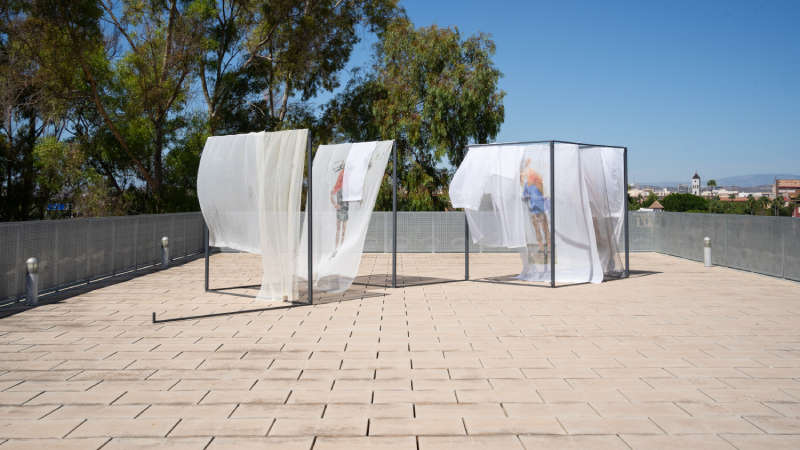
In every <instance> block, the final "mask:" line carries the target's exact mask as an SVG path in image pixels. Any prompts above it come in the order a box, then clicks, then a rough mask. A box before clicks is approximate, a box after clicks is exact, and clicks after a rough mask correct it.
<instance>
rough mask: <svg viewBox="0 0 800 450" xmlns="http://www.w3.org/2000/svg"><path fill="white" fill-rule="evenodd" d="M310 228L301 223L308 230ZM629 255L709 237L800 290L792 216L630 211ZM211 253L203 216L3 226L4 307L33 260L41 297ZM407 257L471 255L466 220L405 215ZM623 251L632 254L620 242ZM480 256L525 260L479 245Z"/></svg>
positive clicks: (730, 261)
mask: <svg viewBox="0 0 800 450" xmlns="http://www.w3.org/2000/svg"><path fill="white" fill-rule="evenodd" d="M391 214H392V213H391V212H375V213H373V214H372V219H371V221H370V224H369V228H368V230H367V236H366V239H365V242H364V252H367V253H384V252H387V253H388V252H391V251H392V216H391ZM301 223H302V222H301ZM628 226H629V236H630V251H631V252H653V251H654V252H658V253H664V254H668V255H672V256H678V257H682V258H687V259H691V260H695V261H702V260H703V238H705V237H710V238H711V245H712V248H713V251H712V262H713V264H715V265H720V266H726V267H732V268H736V269H742V270H748V271H752V272H757V273H762V274H766V275H772V276H776V277H782V278H787V279H791V280H798V281H800V220H798V219H792V218H788V217H758V216H756V217H751V216H738V215H714V214H689V213H667V212H630V213H629V216H628ZM163 236H167V237H169V239H170V257H171V258H170V259H176V258H182V257H185V256H189V255H192V254H196V253H199V252H201V251H202V250H203V216H202V214H201V213H184V214H162V215H150V216H128V217H110V218H102V219H73V220H54V221H39V222H13V223H5V224H0V304H4V303H8V302H15V301H20V300H23V299H24V297H25V270H26V269H25V261H26V260H27V258H30V257H36V258H38V259H39V266H40V268H39V277H40V278H39V291H40V292H41V293H48V292H53V291H56V290H60V289H65V288H67V287H70V286H75V285H79V284H85V283H89V282H91V281H94V280H98V279H101V278H106V277H110V276H114V275H117V274H120V273H123V272H128V271H132V270H137V269H141V268H144V267H147V266H152V265H155V264H159V263H160V257H161V256H160V251H161V249H160V244H159V242H160V240H161V238H162V237H163ZM397 251H398V252H400V253H463V252H464V213H463V212H400V213H398V218H397ZM619 251H620V252H624V251H625V242H624V240H623V239H620V242H619ZM470 252H471V253H506V252H508V253H516V250H513V249H506V248H503V247H490V246H484V245H480V244H474V243H470Z"/></svg>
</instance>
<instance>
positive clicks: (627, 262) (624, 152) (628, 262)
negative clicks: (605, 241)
mask: <svg viewBox="0 0 800 450" xmlns="http://www.w3.org/2000/svg"><path fill="white" fill-rule="evenodd" d="M622 167H623V172H624V174H625V175H624V178H625V189H623V190H622V192H623V194H622V195H624V196H625V203H623V205H625V222H624V224H625V278H629V277H630V276H631V270H630V265H631V252H630V248H629V247H630V240H629V238H628V147H625V148H623V149H622Z"/></svg>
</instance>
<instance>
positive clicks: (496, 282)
mask: <svg viewBox="0 0 800 450" xmlns="http://www.w3.org/2000/svg"><path fill="white" fill-rule="evenodd" d="M470 281H477V282H478V283H491V284H508V285H511V286H527V287H540V288H550V285H540V284H523V283H514V282H512V281H493V280H486V279H483V280H470ZM542 283H546V281H543V282H542ZM581 284H589V282H585V283H570V284H562V285H561V286H553V287H556V288H559V287H567V286H579V285H581Z"/></svg>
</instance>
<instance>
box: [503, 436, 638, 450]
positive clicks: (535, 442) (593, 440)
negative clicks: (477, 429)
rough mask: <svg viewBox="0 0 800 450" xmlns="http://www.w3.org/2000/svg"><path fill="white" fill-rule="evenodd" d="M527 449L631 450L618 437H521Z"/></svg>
mask: <svg viewBox="0 0 800 450" xmlns="http://www.w3.org/2000/svg"><path fill="white" fill-rule="evenodd" d="M519 440H520V441H522V443H523V444H524V445H525V448H526V449H537V450H583V449H592V450H630V447H628V446H627V445H625V443H624V442H623V441H622V440H621V439H620V438H619V437H617V436H520V437H519Z"/></svg>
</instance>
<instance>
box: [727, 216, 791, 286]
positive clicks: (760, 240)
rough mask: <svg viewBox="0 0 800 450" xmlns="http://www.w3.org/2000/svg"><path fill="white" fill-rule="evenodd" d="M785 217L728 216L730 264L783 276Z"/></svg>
mask: <svg viewBox="0 0 800 450" xmlns="http://www.w3.org/2000/svg"><path fill="white" fill-rule="evenodd" d="M781 225H782V219H781V218H779V217H748V216H729V217H728V220H727V226H728V241H727V244H728V267H733V268H736V269H744V270H749V271H752V272H758V273H763V274H766V275H772V276H777V277H782V276H783V237H782V235H781V234H782V233H781V231H782V228H783V227H782V226H781Z"/></svg>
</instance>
